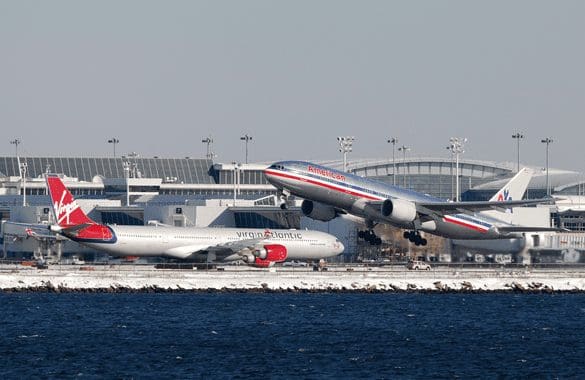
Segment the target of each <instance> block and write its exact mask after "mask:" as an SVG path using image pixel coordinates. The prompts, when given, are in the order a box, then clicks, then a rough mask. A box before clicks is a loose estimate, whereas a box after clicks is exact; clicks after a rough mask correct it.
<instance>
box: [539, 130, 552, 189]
mask: <svg viewBox="0 0 585 380" xmlns="http://www.w3.org/2000/svg"><path fill="white" fill-rule="evenodd" d="M540 142H541V143H543V144H546V195H550V184H549V181H548V146H549V145H550V143H552V142H553V139H551V138H550V137H547V138H545V139H542V140H540Z"/></svg>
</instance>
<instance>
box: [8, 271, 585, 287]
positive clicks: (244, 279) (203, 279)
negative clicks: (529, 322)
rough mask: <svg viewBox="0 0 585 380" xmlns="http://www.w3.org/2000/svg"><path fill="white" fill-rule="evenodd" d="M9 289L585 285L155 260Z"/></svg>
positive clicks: (45, 276) (536, 278)
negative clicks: (172, 265)
mask: <svg viewBox="0 0 585 380" xmlns="http://www.w3.org/2000/svg"><path fill="white" fill-rule="evenodd" d="M0 289H2V290H3V291H112V292H115V291H141V290H143V291H152V290H156V291H275V292H278V291H281V292H287V291H310V292H337V291H348V292H350V291H355V292H405V291H410V292H421V291H424V292H459V291H461V292H471V291H476V292H484V291H485V292H490V291H521V292H524V291H525V292H543V291H545V292H556V291H563V292H566V291H575V292H583V291H585V270H584V269H582V268H579V267H567V268H552V269H536V268H505V267H502V268H493V269H477V268H464V267H461V268H453V267H437V268H433V269H431V270H429V271H412V270H407V269H406V268H404V267H403V266H385V267H374V268H372V267H364V266H335V267H328V268H327V270H326V271H316V270H314V269H313V268H312V267H302V268H282V267H278V268H269V269H252V268H248V267H238V266H225V267H218V268H214V269H209V270H176V269H156V268H155V267H154V266H153V265H81V266H80V265H50V266H49V267H48V268H46V269H37V268H34V267H23V266H21V265H15V264H8V265H7V264H3V265H0Z"/></svg>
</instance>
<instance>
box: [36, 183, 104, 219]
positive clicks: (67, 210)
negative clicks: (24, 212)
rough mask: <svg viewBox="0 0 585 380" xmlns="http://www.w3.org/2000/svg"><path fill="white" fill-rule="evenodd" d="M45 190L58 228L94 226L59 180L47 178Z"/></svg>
mask: <svg viewBox="0 0 585 380" xmlns="http://www.w3.org/2000/svg"><path fill="white" fill-rule="evenodd" d="M47 188H48V189H49V195H50V196H51V202H52V206H53V212H54V213H55V217H56V218H57V224H58V225H59V226H60V227H72V226H77V225H80V224H96V223H95V222H94V221H93V220H91V219H90V218H89V217H88V216H87V215H85V213H84V212H83V210H82V209H81V208H80V207H79V205H78V204H77V202H76V201H75V199H74V198H73V195H72V194H71V193H70V192H69V190H67V188H66V187H65V185H64V184H63V181H61V178H59V177H57V176H47Z"/></svg>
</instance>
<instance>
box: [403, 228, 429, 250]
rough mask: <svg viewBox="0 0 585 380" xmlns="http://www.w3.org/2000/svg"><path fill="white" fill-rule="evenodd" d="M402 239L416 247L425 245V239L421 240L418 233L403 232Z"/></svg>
mask: <svg viewBox="0 0 585 380" xmlns="http://www.w3.org/2000/svg"><path fill="white" fill-rule="evenodd" d="M404 238H405V239H408V240H409V241H410V242H411V243H414V245H416V246H417V247H418V246H419V245H422V246H425V245H427V239H425V238H423V237H422V236H421V235H420V232H418V231H404Z"/></svg>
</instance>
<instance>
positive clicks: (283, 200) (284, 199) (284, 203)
mask: <svg viewBox="0 0 585 380" xmlns="http://www.w3.org/2000/svg"><path fill="white" fill-rule="evenodd" d="M277 196H278V199H279V202H280V208H281V209H282V210H288V204H289V200H288V197H289V196H290V191H288V190H286V189H282V191H279V192H278V194H277Z"/></svg>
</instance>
